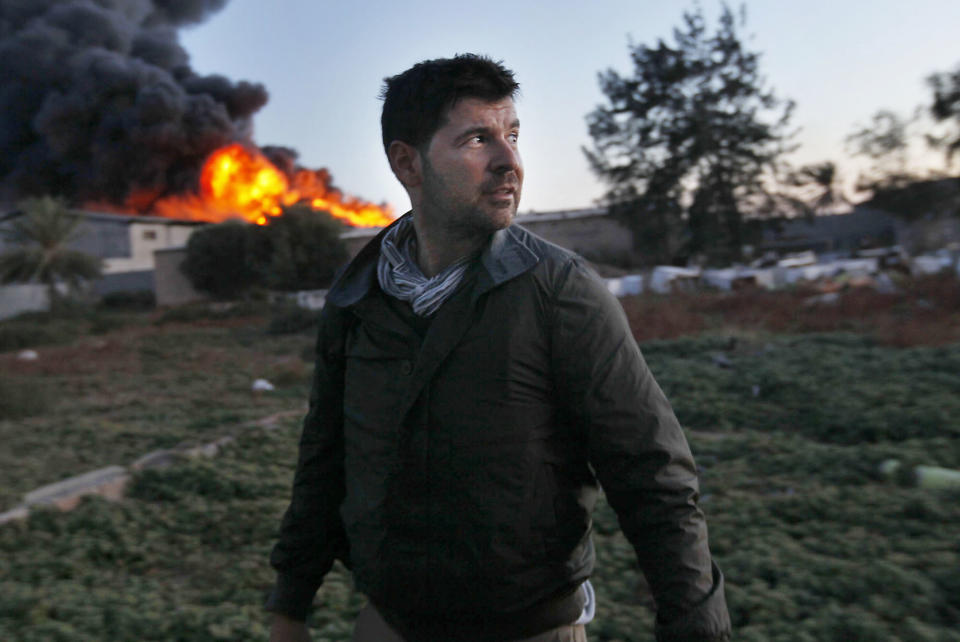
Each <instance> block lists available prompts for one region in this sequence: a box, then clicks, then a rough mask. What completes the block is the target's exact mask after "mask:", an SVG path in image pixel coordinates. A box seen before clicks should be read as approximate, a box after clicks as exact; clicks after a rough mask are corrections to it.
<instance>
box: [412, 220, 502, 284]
mask: <svg viewBox="0 0 960 642" xmlns="http://www.w3.org/2000/svg"><path fill="white" fill-rule="evenodd" d="M413 229H414V230H415V232H416V235H417V256H416V260H417V265H418V266H419V267H420V271H421V272H423V274H424V276H426V277H427V278H430V277H433V276H436V275H437V274H440V273H441V272H443V271H444V270H445V269H446V268H447V267H449V266H450V265H452V264H453V263H454V262H456V261H458V260H459V259H462V258H463V257H465V256H470V255H471V254H474V253H476V252H478V251H479V250H480V248H481V247H483V246H484V244H486V242H487V241H488V240H489V238H490V237H489V236H454V235H452V234H450V233H448V232H445V231H444V230H435V229H432V228H431V226H430V225H427V224H424V222H423V221H422V220H418V219H417V216H416V214H414V217H413Z"/></svg>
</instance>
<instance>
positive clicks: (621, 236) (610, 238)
mask: <svg viewBox="0 0 960 642" xmlns="http://www.w3.org/2000/svg"><path fill="white" fill-rule="evenodd" d="M517 223H519V224H520V225H521V226H522V227H524V228H526V229H527V230H529V231H531V232H533V233H534V234H536V235H537V236H540V237H542V238H544V239H546V240H548V241H550V242H551V243H554V244H556V245H559V246H560V247H564V248H566V249H568V250H572V251H574V252H576V253H577V254H581V255H583V256H584V257H586V258H588V259H590V260H593V261H597V262H600V263H604V262H607V261H608V260H610V259H623V258H626V257H627V256H629V254H630V253H631V252H632V251H633V236H632V235H631V233H630V231H629V230H628V229H626V228H625V227H624V226H623V225H621V224H620V223H619V222H617V221H616V220H614V219H613V218H612V217H610V216H607V215H606V214H604V215H596V216H580V217H578V216H571V217H569V218H559V219H551V218H548V217H546V216H545V217H544V218H543V220H538V219H537V218H536V217H535V216H523V217H519V218H518V220H517Z"/></svg>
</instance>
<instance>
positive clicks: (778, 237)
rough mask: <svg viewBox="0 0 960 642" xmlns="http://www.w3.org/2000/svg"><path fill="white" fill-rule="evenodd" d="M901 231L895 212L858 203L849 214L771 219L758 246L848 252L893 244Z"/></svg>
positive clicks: (819, 252) (790, 249) (778, 249)
mask: <svg viewBox="0 0 960 642" xmlns="http://www.w3.org/2000/svg"><path fill="white" fill-rule="evenodd" d="M898 232H899V227H898V221H897V219H896V218H894V217H893V215H891V214H889V213H887V212H884V211H882V210H878V209H873V208H869V207H864V206H860V205H858V206H856V207H854V209H853V210H852V211H850V212H849V213H847V214H825V215H822V216H817V217H814V218H813V219H806V218H795V219H785V220H781V221H771V222H770V223H769V224H768V225H766V226H765V229H764V231H763V237H762V241H761V242H760V245H759V247H758V248H757V249H758V250H759V251H760V252H761V253H762V252H769V251H775V252H778V253H781V254H782V253H786V252H803V251H806V250H812V251H814V252H816V253H817V254H849V253H851V252H853V251H854V250H857V249H861V248H865V247H877V246H884V245H894V244H896V243H897V238H898Z"/></svg>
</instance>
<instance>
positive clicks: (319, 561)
mask: <svg viewBox="0 0 960 642" xmlns="http://www.w3.org/2000/svg"><path fill="white" fill-rule="evenodd" d="M345 326H346V322H345V320H344V317H343V315H342V313H339V312H337V311H335V310H334V309H332V306H329V305H328V306H327V307H326V308H324V311H323V313H322V315H321V318H320V329H319V333H318V338H317V350H316V366H315V369H314V376H313V383H312V386H311V391H310V408H309V411H308V412H307V415H306V417H305V419H304V421H303V431H302V434H301V437H300V451H299V456H298V458H297V470H296V474H295V476H294V480H293V496H292V499H291V501H290V505H289V507H288V508H287V511H286V513H285V514H284V516H283V520H282V522H281V525H280V537H279V541H278V542H277V544H276V545H275V546H274V548H273V552H272V553H271V555H270V563H271V565H272V566H273V567H274V569H276V571H277V581H276V584H275V585H274V588H273V591H272V593H271V594H270V596H269V597H268V598H267V602H266V608H267V610H269V611H274V612H276V613H281V614H283V615H287V616H288V617H292V618H294V619H298V620H304V619H305V618H306V615H307V611H308V610H309V608H310V604H311V603H312V601H313V597H314V595H315V594H316V592H317V589H318V588H319V587H320V584H321V583H322V582H323V578H324V576H325V575H326V574H327V572H328V571H329V570H330V567H331V566H332V565H333V562H334V560H335V559H337V558H340V559H342V560H344V561H346V560H347V559H348V547H347V539H346V535H345V534H344V529H343V523H342V521H341V518H340V512H339V510H340V504H341V502H342V501H343V496H344V476H343V370H344V357H343V343H344V335H345Z"/></svg>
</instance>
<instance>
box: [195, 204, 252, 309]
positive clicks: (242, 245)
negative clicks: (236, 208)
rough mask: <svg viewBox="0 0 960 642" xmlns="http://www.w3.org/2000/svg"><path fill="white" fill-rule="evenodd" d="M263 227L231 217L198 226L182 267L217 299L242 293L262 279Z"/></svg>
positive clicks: (198, 284)
mask: <svg viewBox="0 0 960 642" xmlns="http://www.w3.org/2000/svg"><path fill="white" fill-rule="evenodd" d="M264 243H265V237H264V234H263V231H262V229H261V228H259V227H258V226H256V225H249V224H247V223H242V222H239V221H228V222H226V223H219V224H217V225H210V226H208V227H204V228H201V229H200V230H197V231H196V232H194V233H193V234H192V235H191V236H190V240H189V241H188V242H187V258H186V259H185V260H184V262H183V265H181V267H180V269H181V270H182V271H183V273H184V274H185V275H186V276H187V278H188V279H190V282H191V283H192V284H193V287H195V288H196V289H198V290H200V291H202V292H206V293H208V294H210V295H211V296H213V297H214V298H217V299H233V298H237V297H239V296H240V295H241V294H243V293H244V292H245V291H246V290H248V289H249V288H250V287H252V286H253V285H255V284H256V283H258V282H259V280H260V273H259V271H258V268H257V265H258V263H259V262H260V260H261V259H259V258H258V256H257V255H258V254H259V253H260V252H262V251H264V248H265V247H266V246H265V245H264Z"/></svg>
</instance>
